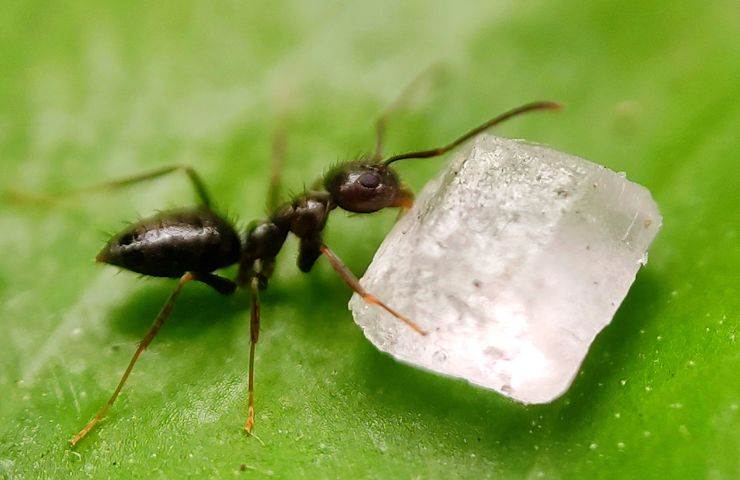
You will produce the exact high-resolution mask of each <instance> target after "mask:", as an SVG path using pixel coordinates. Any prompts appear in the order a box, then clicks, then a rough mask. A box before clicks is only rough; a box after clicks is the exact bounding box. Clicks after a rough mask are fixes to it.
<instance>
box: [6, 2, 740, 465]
mask: <svg viewBox="0 0 740 480" xmlns="http://www.w3.org/2000/svg"><path fill="white" fill-rule="evenodd" d="M1 7H2V11H3V22H2V25H1V26H0V32H1V33H2V37H3V38H4V39H5V40H6V41H4V42H2V43H0V71H2V72H3V75H2V76H1V77H0V166H1V167H2V171H1V175H0V189H14V190H20V191H25V192H36V193H49V192H63V191H65V190H69V189H72V188H74V187H76V186H82V185H88V184H91V183H94V182H97V181H101V180H102V179H110V178H115V177H117V176H121V175H126V174H131V173H136V172H139V171H142V170H146V169H151V168H154V167H157V166H163V165H167V164H171V163H175V162H177V163H189V164H192V165H194V166H195V167H196V168H197V169H198V170H199V171H200V172H201V173H202V174H203V176H204V177H205V180H206V182H207V184H208V185H209V186H210V188H211V190H212V193H213V195H214V197H215V198H216V200H217V203H218V205H219V206H221V210H222V211H224V212H228V213H229V214H230V215H232V216H234V217H237V218H239V219H240V220H239V222H238V224H239V225H240V226H241V227H244V226H245V225H246V223H247V222H248V221H249V220H251V219H253V218H259V217H261V216H263V215H264V208H263V206H264V204H265V203H264V198H265V195H266V191H267V179H268V177H269V158H270V154H269V152H270V141H271V140H270V139H271V135H272V133H273V131H274V130H275V128H276V126H277V125H278V124H279V123H280V122H281V118H282V119H284V121H285V122H287V125H288V129H289V146H288V154H287V157H288V160H287V165H286V168H285V181H286V186H287V188H289V189H292V190H293V191H300V189H301V188H302V187H303V185H304V184H305V185H310V184H311V183H312V182H313V181H314V179H315V178H316V177H317V176H319V175H320V174H321V172H322V171H324V169H326V168H328V167H329V166H330V165H331V164H332V162H335V161H336V160H339V159H345V158H350V157H352V156H354V155H355V154H356V153H357V152H362V151H366V150H368V149H370V148H371V147H372V142H373V137H372V123H373V121H374V118H375V117H376V115H377V114H378V112H379V111H380V110H381V109H382V108H383V107H384V106H385V105H386V104H388V103H389V102H390V101H391V100H392V99H393V98H394V96H395V95H396V94H397V93H398V92H399V91H400V89H401V88H402V87H403V86H404V85H405V84H406V83H407V82H408V81H409V80H410V79H411V78H413V77H414V76H415V75H416V74H417V73H419V72H420V71H422V70H423V69H424V68H426V67H427V66H429V65H430V64H432V63H435V62H439V61H442V62H443V63H444V64H446V65H447V69H446V74H445V75H444V78H443V79H442V81H440V82H437V84H436V85H435V86H433V87H432V88H430V89H429V90H428V92H427V93H425V94H424V95H420V98H419V99H418V101H416V102H415V105H414V106H413V107H412V108H410V109H408V111H404V112H402V113H399V114H398V115H397V116H394V117H393V119H392V121H391V124H390V126H389V140H388V148H389V150H390V151H392V152H400V151H403V150H405V149H411V148H426V147H432V146H436V145H437V144H441V143H444V142H446V141H448V140H449V139H451V138H453V137H454V136H455V135H457V134H458V133H460V132H462V131H464V130H465V129H467V128H469V127H470V126H472V125H475V124H477V123H478V122H480V121H481V120H482V119H485V118H487V117H490V116H491V115H493V114H496V113H499V112H501V111H504V110H505V109H508V108H510V107H512V106H514V105H517V104H520V103H523V102H526V101H531V100H535V99H553V100H561V101H563V102H565V103H566V105H567V108H566V110H564V111H563V112H562V113H558V114H542V115H536V116H531V117H528V118H522V119H518V120H516V121H513V122H511V123H510V124H507V125H506V126H504V127H502V128H501V129H499V130H498V132H499V133H501V134H503V135H507V136H512V137H521V138H527V139H529V140H532V141H538V142H543V143H547V144H549V145H551V146H553V147H555V148H558V149H560V150H563V151H566V152H570V153H573V154H577V155H580V156H583V157H585V158H588V159H590V160H593V161H596V162H598V163H602V164H604V165H606V166H608V167H610V168H612V169H615V170H621V171H626V172H627V174H628V176H629V177H630V179H632V180H634V181H637V182H639V183H641V184H643V185H645V186H647V187H648V188H649V189H650V190H651V191H652V192H653V195H654V197H655V198H656V200H657V202H658V204H659V205H660V208H661V212H662V214H663V215H664V228H663V230H662V231H661V233H660V234H659V236H658V238H657V240H656V242H655V243H654V245H653V248H652V249H651V252H650V263H649V264H648V266H647V267H646V268H645V269H644V270H643V271H641V272H640V274H639V276H638V279H637V281H636V283H635V284H634V286H633V288H632V290H631V292H630V294H629V296H628V297H627V299H626V300H625V302H624V304H623V305H622V307H621V308H620V310H619V313H618V314H617V316H616V318H615V319H614V321H613V323H612V325H611V326H609V327H608V328H607V329H606V330H605V331H604V332H603V333H602V334H601V335H600V336H599V337H598V338H597V341H596V342H595V344H594V345H593V347H592V349H591V351H590V353H589V355H588V357H587V360H586V362H585V364H584V365H583V369H582V372H581V374H580V375H579V376H578V378H577V380H576V382H575V384H574V385H573V387H572V388H571V389H570V390H569V392H568V393H567V394H566V395H565V396H564V397H562V398H561V399H558V400H557V401H555V402H553V403H552V404H549V405H542V406H529V407H527V406H522V405H519V404H515V403H513V402H510V401H507V400H505V399H504V398H502V397H500V396H499V395H497V394H495V393H494V392H490V391H485V390H482V389H478V388H475V387H473V386H470V385H468V384H466V383H464V382H462V381H457V380H453V379H448V378H442V377H437V376H434V375H432V374H430V373H427V372H423V371H419V370H415V369H414V368H411V367H409V366H405V365H400V364H397V363H395V362H394V361H393V360H391V359H390V358H388V357H387V356H385V355H382V354H380V353H378V352H377V351H376V350H375V349H374V348H373V347H372V346H371V345H370V344H369V343H368V342H367V341H366V340H365V339H364V338H363V336H362V334H361V332H360V330H359V329H358V328H357V327H356V326H355V325H354V323H353V322H352V319H351V316H350V314H349V312H348V311H347V310H346V302H347V300H348V299H349V296H350V295H349V292H348V291H347V289H346V288H345V287H344V285H343V284H342V283H341V281H340V280H338V279H337V278H335V276H334V275H333V273H332V271H331V270H330V268H329V267H328V265H326V264H324V262H323V261H320V262H319V265H318V267H317V268H316V269H315V270H314V271H313V272H312V273H311V274H310V275H303V274H300V273H299V272H298V271H297V269H296V268H295V265H294V258H295V251H296V249H295V245H294V243H293V242H292V241H291V242H290V244H289V246H288V248H287V251H285V252H283V254H282V255H281V258H280V265H279V267H278V270H277V272H276V275H275V277H274V281H273V282H272V283H271V285H270V288H269V290H268V291H267V292H266V293H265V295H264V297H263V304H264V305H263V312H262V313H263V323H262V336H261V338H260V343H259V346H258V350H257V369H256V379H257V425H256V430H255V432H256V434H257V435H258V436H259V438H260V439H261V442H260V441H257V439H255V438H247V437H246V436H245V435H244V434H243V433H242V431H241V425H242V424H243V422H244V418H245V410H246V408H245V396H246V361H247V353H248V348H249V333H248V332H249V326H248V305H249V300H248V297H247V296H246V295H244V294H241V295H237V296H236V297H234V298H229V299H224V298H222V297H220V296H218V295H216V294H215V293H213V292H212V291H210V290H208V289H207V288H206V287H203V286H199V285H192V286H188V288H187V289H186V291H185V292H184V293H183V295H182V297H181V301H180V302H179V303H178V304H177V306H176V309H175V313H174V315H173V317H172V318H171V321H170V322H169V323H168V324H167V325H166V326H165V327H164V329H163V330H162V332H161V333H160V335H159V336H158V337H157V338H156V339H155V341H154V343H153V344H152V346H151V347H150V348H149V350H147V352H146V353H145V354H144V355H143V357H142V360H141V362H140V363H139V364H138V365H137V368H136V369H135V371H134V373H133V375H132V377H131V379H130V381H129V383H128V385H127V386H126V388H125V389H124V392H123V394H122V396H121V398H120V400H119V402H118V403H117V404H116V405H115V406H114V408H113V409H112V410H111V412H110V415H109V416H108V417H107V419H106V420H105V421H104V422H103V423H102V424H101V425H100V426H99V428H97V429H96V430H95V431H94V432H93V433H92V434H91V435H90V436H89V437H88V438H87V439H85V441H84V442H83V443H81V444H80V445H79V447H78V448H77V449H76V450H71V449H70V448H68V446H67V445H66V442H67V440H68V439H69V438H70V437H71V436H72V435H73V434H74V433H75V432H76V431H78V430H79V428H81V427H82V426H83V425H84V424H85V422H87V421H88V420H89V418H91V416H92V415H93V414H94V413H95V412H96V411H97V409H98V408H99V407H100V405H101V404H102V403H103V402H104V401H105V400H106V399H107V398H108V395H109V394H110V392H111V390H112V388H113V387H114V385H115V382H116V381H117V379H118V377H119V375H120V374H121V372H122V370H123V368H124V367H125V364H126V362H127V361H128V359H129V356H130V355H131V353H132V351H133V350H134V348H135V346H136V342H137V341H138V340H139V339H140V337H141V336H142V335H143V333H144V332H145V331H146V329H147V328H148V325H149V324H150V322H151V321H152V319H153V318H154V316H155V315H156V313H157V310H158V309H159V307H160V306H161V304H162V302H164V300H165V298H166V296H167V295H168V293H169V292H170V291H171V289H172V288H173V287H174V285H173V283H172V282H170V281H167V280H141V279H137V277H136V276H134V275H131V274H128V273H122V274H120V275H119V274H117V272H116V271H115V269H113V268H112V267H105V266H101V265H95V264H93V262H92V259H93V258H94V255H95V254H96V252H97V250H98V249H99V248H100V247H101V246H102V244H103V242H104V241H105V240H106V235H105V234H102V233H101V232H103V231H108V232H115V231H117V230H119V229H120V228H121V226H122V225H123V223H122V222H124V221H126V220H132V219H136V218H137V215H149V214H151V213H153V212H154V211H156V210H157V209H163V208H167V207H172V206H176V205H183V204H190V203H192V202H193V197H192V192H191V191H190V189H189V187H188V185H187V184H186V182H185V180H184V179H183V178H180V177H177V176H174V177H172V178H168V179H163V180H158V181H156V182H153V183H151V184H147V185H141V186H137V187H132V188H130V189H128V190H126V191H125V193H115V194H110V195H94V196H92V195H91V196H83V197H77V198H74V199H69V200H66V201H64V202H61V203H59V204H57V205H54V206H48V205H41V206H40V205H32V204H16V203H13V202H10V201H8V200H7V199H5V200H3V204H2V206H0V232H1V233H0V251H1V252H3V254H2V259H1V260H0V300H1V302H0V314H1V315H0V318H2V325H3V326H2V330H0V331H1V332H2V333H3V345H4V348H2V349H0V389H1V390H2V392H3V395H2V401H1V402H0V414H2V416H1V418H2V419H3V422H2V425H0V476H2V478H82V477H91V478H141V477H145V478H206V477H208V478H232V477H234V476H237V475H239V474H242V475H244V476H245V477H246V476H249V477H250V478H251V477H265V476H274V477H276V478H300V477H306V478H317V477H319V478H337V477H341V478H356V477H360V478H450V477H467V478H520V477H525V478H563V479H566V478H629V479H631V478H661V479H662V478H691V479H693V478H712V479H714V478H720V479H723V478H727V479H732V478H738V477H740V464H739V463H738V455H737V452H738V451H740V433H739V432H740V421H738V415H740V414H739V413H738V404H740V382H739V381H738V375H737V367H738V360H739V357H738V347H737V342H736V329H737V325H738V309H739V307H740V300H739V299H740V295H738V283H739V282H738V280H739V278H738V271H739V269H740V261H739V259H740V251H739V248H738V246H739V245H740V243H739V242H738V230H737V228H738V224H739V223H740V222H739V221H740V218H739V217H740V216H739V215H738V211H739V209H738V203H739V200H740V195H739V194H738V191H739V189H738V187H739V185H738V179H737V172H738V166H737V165H738V152H739V151H740V137H738V131H739V130H740V89H738V85H740V49H738V45H739V44H740V35H739V34H738V29H737V25H738V22H739V21H740V8H738V4H737V2H732V1H718V2H699V1H693V0H682V1H667V0H666V1H664V0H658V1H655V2H642V1H627V2H578V1H572V0H568V1H564V2H557V3H555V2H543V1H540V2H537V1H535V2H514V1H506V2H476V3H475V4H468V3H467V2H422V1H419V0H413V1H409V2H390V1H385V0H383V1H380V2H369V1H356V2H351V3H345V2H326V3H320V2H304V1H299V0H293V1H279V2H250V3H249V4H241V3H221V2H216V3H203V4H200V3H197V2H169V1H164V2H120V3H118V2H112V1H109V2H76V3H74V4H73V5H68V4H66V3H61V2H19V3H16V2H7V1H6V2H3V4H2V5H1ZM442 162H444V160H434V161H417V162H416V163H413V164H412V163H411V162H409V163H408V164H407V165H402V166H399V169H400V171H401V173H402V175H403V176H404V179H405V180H406V181H408V182H409V184H410V185H412V186H413V187H414V188H415V189H417V190H418V189H419V188H420V187H421V186H422V185H423V184H424V182H425V181H426V180H427V179H429V178H430V177H431V176H432V175H434V172H435V171H437V170H438V169H439V168H440V166H441V165H442ZM393 220H394V214H393V213H392V212H391V213H384V214H379V215H373V216H354V217H350V216H346V215H343V214H335V217H334V218H332V219H331V222H330V226H329V229H328V232H327V242H328V243H329V245H331V246H332V247H333V248H334V249H335V250H336V251H337V252H338V253H339V254H340V255H341V256H343V257H344V258H345V260H346V261H347V262H348V263H349V264H350V265H351V266H352V268H353V269H354V270H355V271H357V272H361V271H362V269H363V268H365V267H366V266H367V264H368V263H369V261H370V259H371V258H372V253H373V251H374V249H375V248H377V246H378V245H379V243H380V242H381V241H382V238H383V235H384V233H385V232H387V231H388V229H389V228H390V226H391V225H392V223H393ZM242 470H244V471H243V472H242Z"/></svg>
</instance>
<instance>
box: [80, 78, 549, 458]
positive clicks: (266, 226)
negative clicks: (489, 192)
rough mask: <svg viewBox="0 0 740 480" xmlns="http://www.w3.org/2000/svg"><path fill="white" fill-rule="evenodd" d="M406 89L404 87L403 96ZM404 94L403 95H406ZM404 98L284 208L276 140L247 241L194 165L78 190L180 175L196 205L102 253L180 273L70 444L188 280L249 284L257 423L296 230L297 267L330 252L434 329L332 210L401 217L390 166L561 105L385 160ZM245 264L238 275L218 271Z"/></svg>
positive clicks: (166, 215) (146, 223)
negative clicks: (268, 319)
mask: <svg viewBox="0 0 740 480" xmlns="http://www.w3.org/2000/svg"><path fill="white" fill-rule="evenodd" d="M404 93H405V91H404V92H403V93H402V95H403V94H404ZM400 98H401V97H399V99H398V100H400ZM398 100H397V101H396V102H394V103H393V104H391V107H389V108H388V109H386V111H385V112H384V113H383V114H381V116H380V117H379V118H378V120H377V121H376V123H375V151H374V153H373V155H368V156H364V157H360V158H359V159H358V160H353V161H347V162H343V163H340V164H339V165H337V166H336V167H334V168H332V169H331V170H329V171H328V172H327V173H326V174H325V175H324V177H323V179H321V180H320V181H318V182H317V183H316V184H315V185H314V188H312V189H310V190H306V191H304V192H303V193H301V194H299V195H297V196H295V197H294V198H293V199H292V200H290V201H288V202H285V203H282V204H279V202H278V189H279V171H278V170H279V169H277V168H275V167H276V166H277V165H279V163H280V162H278V161H276V160H278V159H280V158H281V157H282V155H283V151H284V145H283V140H281V139H280V136H279V135H278V136H276V141H275V143H274V145H273V168H274V172H273V175H272V178H271V181H270V187H269V194H268V208H269V212H270V213H269V215H268V217H267V218H266V219H264V220H259V221H255V222H252V223H251V224H250V225H249V226H248V227H247V230H246V232H245V234H244V236H243V237H240V235H239V234H238V233H237V231H236V229H235V227H234V226H233V225H232V224H231V223H230V222H229V221H228V220H227V219H225V218H224V217H223V216H221V215H219V214H218V213H217V212H216V210H215V208H214V207H213V203H212V202H211V197H210V195H209V193H208V190H207V188H206V186H205V183H204V182H203V180H202V179H201V177H200V175H199V174H198V173H197V172H196V171H195V170H194V169H193V168H192V167H190V166H186V165H172V166H167V167H163V168H159V169H156V170H152V171H149V172H146V173H142V174H139V175H134V176H131V177H126V178H122V179H119V180H115V181H110V182H106V183H102V184H98V185H94V186H91V187H87V188H83V189H79V190H77V191H75V192H72V193H88V192H93V191H101V190H115V189H119V188H123V187H128V186H131V185H133V184H137V183H140V182H145V181H147V180H153V179H157V178H160V177H164V176H166V175H168V174H170V173H175V172H182V173H184V174H185V175H186V177H187V178H188V180H189V181H190V183H191V184H192V187H193V189H194V190H195V194H196V196H197V199H198V205H197V206H195V207H188V208H181V209H176V210H168V211H163V212H161V213H159V214H157V215H155V216H152V217H149V218H145V219H143V220H140V221H138V222H137V223H134V224H132V225H130V226H129V227H127V228H126V229H125V230H123V231H121V232H120V233H118V234H117V235H114V236H113V237H112V238H111V239H110V240H109V241H108V242H107V244H106V245H105V246H104V247H103V249H102V250H101V251H100V253H98V255H97V257H96V261H97V262H100V263H106V264H110V265H114V266H116V267H120V268H122V269H125V270H130V271H132V272H136V273H139V274H141V275H146V276H151V277H165V278H172V279H177V280H178V281H177V286H176V287H175V289H174V291H173V292H172V293H171V294H170V296H169V298H168V299H167V300H166V302H165V303H164V306H163V307H162V309H161V310H160V311H159V313H158V314H157V316H156V318H155V319H154V323H153V324H152V326H151V327H150V328H149V330H148V331H147V332H146V334H145V335H144V337H143V338H142V339H141V341H140V342H139V344H138V347H137V349H136V351H135V352H134V354H133V356H132V358H131V360H130V361H129V364H128V366H127V367H126V370H125V371H124V373H123V375H122V376H121V378H120V380H119V382H118V385H117V386H116V388H115V390H114V391H113V394H112V395H111V396H110V398H109V399H108V401H107V402H106V403H105V404H104V405H103V406H102V407H101V408H100V410H99V411H98V412H97V414H96V415H95V416H94V417H93V418H92V420H90V421H89V422H88V423H87V425H85V426H84V428H82V430H80V432H79V433H77V434H76V435H75V436H74V437H73V438H72V439H71V440H70V441H69V443H70V444H71V445H72V446H73V447H74V446H76V445H77V444H78V443H79V442H80V441H81V440H82V439H83V438H85V436H86V435H87V434H88V433H89V432H90V431H91V430H92V429H93V427H95V425H96V424H97V423H98V422H99V421H100V420H101V419H102V418H103V417H104V416H105V415H106V413H107V412H108V410H109V409H110V408H111V406H113V403H114V402H115V401H116V399H117V398H118V395H119V394H120V393H121V390H122V388H123V386H124V384H125V383H126V380H127V379H128V377H129V375H130V374H131V371H132V370H133V368H134V366H135V365H136V362H137V361H138V359H139V357H140V356H141V354H142V353H143V352H144V350H145V349H146V348H147V347H148V346H149V344H150V343H151V342H152V340H154V337H155V336H156V335H157V333H158V332H159V330H160V329H161V328H162V326H163V325H164V323H165V321H166V320H167V318H168V317H169V316H170V314H171V313H172V310H173V307H174V305H175V302H176V300H177V298H178V296H179V295H180V293H181V292H182V289H183V288H184V287H185V285H186V284H187V283H189V282H192V281H197V282H201V283H204V284H206V285H208V286H210V287H211V288H213V289H214V290H215V291H216V292H218V293H220V294H222V295H231V294H233V293H234V292H235V291H236V290H237V288H246V289H248V290H249V292H250V295H251V312H250V313H251V314H250V349H249V370H248V407H247V408H248V412H247V419H246V422H245V423H244V430H245V431H246V432H247V433H248V434H250V435H251V434H252V429H253V428H254V355H255V348H256V346H257V342H258V340H259V331H260V296H259V292H260V291H261V290H264V289H266V288H267V285H268V282H269V279H270V277H271V276H272V274H273V271H274V268H275V260H276V257H277V255H278V253H279V252H280V250H281V249H282V247H283V244H284V243H285V240H286V238H287V236H288V234H289V233H292V234H293V235H295V236H296V237H298V239H299V242H300V247H299V255H298V268H299V269H300V270H301V271H302V272H306V273H307V272H309V271H310V270H311V268H312V267H313V265H314V263H315V262H316V261H317V260H318V258H319V257H320V256H321V255H323V256H325V257H326V259H327V260H328V261H329V264H330V265H331V267H332V268H333V269H334V270H335V271H336V272H337V274H339V276H340V277H341V279H342V280H343V281H344V283H346V284H347V285H348V286H349V288H351V289H352V290H353V291H354V292H356V293H357V294H359V295H360V296H361V297H362V299H363V300H364V301H366V302H368V303H369V304H372V305H375V306H377V307H379V308H382V309H384V310H385V311H387V312H388V313H390V314H391V315H392V316H393V317H395V318H396V319H397V320H399V321H401V322H403V323H404V324H406V325H407V326H408V327H409V328H411V329H413V330H414V331H415V332H416V333H418V334H419V335H427V331H426V330H424V329H423V328H422V327H421V326H420V325H418V324H417V323H416V322H414V321H412V320H411V319H409V318H407V317H405V316H404V315H403V314H401V313H400V312H397V311H396V310H394V309H393V308H391V307H390V306H388V305H386V304H385V303H383V302H382V301H381V300H380V299H378V298H377V297H376V296H374V295H373V294H372V293H370V292H368V291H366V290H365V289H364V288H363V287H362V286H361V285H360V282H359V281H358V279H357V277H355V275H354V274H353V273H352V272H351V271H350V270H349V268H347V266H346V265H345V264H344V263H343V262H342V260H341V259H340V258H339V257H338V256H337V255H336V254H335V253H334V252H333V251H332V250H331V249H329V247H328V246H327V245H326V243H325V242H324V240H323V238H322V233H323V231H324V228H325V227H326V221H327V219H328V217H329V214H330V213H331V212H332V211H333V210H335V209H337V208H341V209H343V210H346V211H348V212H353V213H373V212H377V211H379V210H382V209H384V208H399V209H400V212H401V213H403V212H405V211H407V210H409V209H410V208H411V206H412V205H413V199H414V195H413V193H412V191H411V190H410V189H408V188H407V187H406V186H405V185H404V184H402V183H401V181H400V180H399V177H398V174H397V173H396V172H395V171H394V170H393V168H392V167H391V164H393V163H395V162H397V161H400V160H405V159H411V158H431V157H438V156H440V155H444V154H445V153H447V152H449V151H450V150H452V149H454V148H455V147H457V146H459V145H460V144H462V143H464V142H466V141H467V140H469V139H470V138H472V137H474V136H475V135H478V134H479V133H481V132H483V131H485V130H487V129H488V128H490V127H493V126H494V125H497V124H499V123H501V122H503V121H505V120H507V119H509V118H512V117H515V116H518V115H520V114H523V113H527V112H531V111H537V110H555V109H559V108H560V104H558V103H555V102H546V101H545V102H533V103H529V104H526V105H523V106H520V107H517V108H514V109H512V110H509V111H507V112H505V113H503V114H501V115H498V116H496V117H494V118H492V119H490V120H488V121H487V122H485V123H483V124H481V125H479V126H478V127H476V128H474V129H472V130H470V131H468V132H466V133H465V134H463V135H462V136H460V137H458V138H457V139H455V140H454V141H452V142H451V143H449V144H447V145H445V146H442V147H438V148H433V149H430V150H420V151H414V152H408V153H403V154H399V155H394V156H391V157H388V158H386V159H383V153H382V151H383V140H384V135H385V127H386V123H387V117H388V114H389V113H390V111H391V110H392V109H393V106H395V105H397V104H398ZM235 264H238V270H237V274H236V277H235V278H234V280H230V279H228V278H225V277H223V276H219V275H217V274H216V273H214V272H215V271H217V270H220V269H222V268H225V267H229V266H232V265H235Z"/></svg>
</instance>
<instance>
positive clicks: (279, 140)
mask: <svg viewBox="0 0 740 480" xmlns="http://www.w3.org/2000/svg"><path fill="white" fill-rule="evenodd" d="M286 137H287V136H286V133H285V127H284V126H283V125H280V126H279V127H278V128H277V130H276V131H275V135H274V137H273V139H272V166H271V170H272V172H271V174H270V186H269V188H268V190H267V208H268V209H269V211H270V212H274V211H275V209H277V207H279V206H280V180H281V179H282V175H283V165H284V164H285V149H286V146H287V139H286Z"/></svg>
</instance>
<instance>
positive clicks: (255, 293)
mask: <svg viewBox="0 0 740 480" xmlns="http://www.w3.org/2000/svg"><path fill="white" fill-rule="evenodd" d="M249 291H250V292H251V295H252V308H251V311H250V322H249V370H248V372H247V376H248V381H247V382H248V383H247V385H248V386H247V420H246V421H245V422H244V431H245V432H247V433H248V434H250V435H251V434H252V429H253V428H254V352H255V349H256V347H257V341H258V340H259V337H260V294H259V291H260V284H259V279H258V278H257V277H252V279H251V280H250V282H249Z"/></svg>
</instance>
